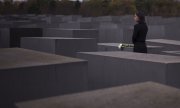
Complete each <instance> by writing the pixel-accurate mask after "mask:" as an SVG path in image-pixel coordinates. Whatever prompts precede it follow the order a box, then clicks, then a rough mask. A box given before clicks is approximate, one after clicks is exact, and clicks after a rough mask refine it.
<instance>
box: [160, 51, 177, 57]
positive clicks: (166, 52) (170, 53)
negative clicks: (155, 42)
mask: <svg viewBox="0 0 180 108" xmlns="http://www.w3.org/2000/svg"><path fill="white" fill-rule="evenodd" d="M161 53H162V54H165V55H173V56H180V51H162V52H161Z"/></svg>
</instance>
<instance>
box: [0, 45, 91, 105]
mask: <svg viewBox="0 0 180 108" xmlns="http://www.w3.org/2000/svg"><path fill="white" fill-rule="evenodd" d="M0 52H1V53H0V61H1V62H0V87H1V89H0V107H1V108H15V107H14V106H13V105H14V103H15V102H19V101H25V100H31V99H38V98H44V97H49V96H56V95H63V94H68V93H75V92H81V91H85V90H87V78H86V75H87V61H85V60H81V59H75V58H70V57H65V56H58V55H52V54H47V53H42V52H37V51H32V50H26V49H19V48H10V49H0Z"/></svg>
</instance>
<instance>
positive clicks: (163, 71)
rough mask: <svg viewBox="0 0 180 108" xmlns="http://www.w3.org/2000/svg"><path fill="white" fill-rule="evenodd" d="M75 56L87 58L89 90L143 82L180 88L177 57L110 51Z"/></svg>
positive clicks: (179, 61) (179, 69)
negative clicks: (153, 82)
mask: <svg viewBox="0 0 180 108" xmlns="http://www.w3.org/2000/svg"><path fill="white" fill-rule="evenodd" d="M78 57H79V58H81V59H85V60H88V67H89V68H88V69H89V71H88V81H89V82H88V84H89V89H97V88H104V87H110V86H117V85H124V84H130V83H137V82H144V81H155V82H160V83H163V84H167V85H171V86H175V87H180V80H179V78H177V76H179V74H180V73H179V71H180V68H179V67H180V66H179V65H180V57H178V56H167V55H156V54H142V53H132V52H122V51H119V52H118V51H114V52H113V51H112V52H84V53H83V52H82V53H78ZM178 66H179V67H178Z"/></svg>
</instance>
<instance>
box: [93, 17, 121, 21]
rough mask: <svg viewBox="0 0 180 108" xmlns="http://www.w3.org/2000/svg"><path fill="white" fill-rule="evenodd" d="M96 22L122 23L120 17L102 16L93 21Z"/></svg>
mask: <svg viewBox="0 0 180 108" xmlns="http://www.w3.org/2000/svg"><path fill="white" fill-rule="evenodd" d="M93 21H94V22H120V18H119V17H118V16H100V17H95V18H94V19H93Z"/></svg>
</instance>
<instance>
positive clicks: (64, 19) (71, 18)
mask: <svg viewBox="0 0 180 108" xmlns="http://www.w3.org/2000/svg"><path fill="white" fill-rule="evenodd" d="M81 17H82V16H80V15H67V16H63V17H62V22H74V21H77V20H78V19H79V18H81Z"/></svg>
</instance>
